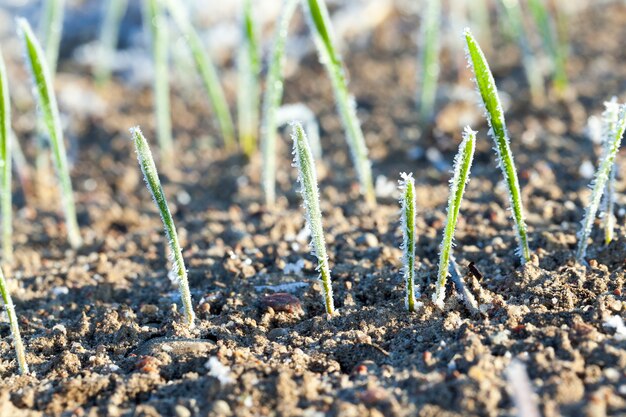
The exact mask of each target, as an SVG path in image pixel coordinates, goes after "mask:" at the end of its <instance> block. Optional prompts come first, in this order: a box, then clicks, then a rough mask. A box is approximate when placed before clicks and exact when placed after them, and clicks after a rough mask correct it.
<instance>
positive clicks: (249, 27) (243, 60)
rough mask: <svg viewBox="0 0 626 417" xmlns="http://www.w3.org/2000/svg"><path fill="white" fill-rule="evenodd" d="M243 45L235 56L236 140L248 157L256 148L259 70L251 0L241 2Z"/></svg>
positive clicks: (256, 36)
mask: <svg viewBox="0 0 626 417" xmlns="http://www.w3.org/2000/svg"><path fill="white" fill-rule="evenodd" d="M242 26H243V31H242V32H243V34H242V35H243V36H242V37H243V45H242V47H241V49H240V50H239V54H238V56H237V70H238V71H237V72H238V75H239V89H238V92H237V113H238V116H239V143H240V145H241V149H242V150H243V152H244V153H245V154H246V155H247V156H248V158H250V157H251V156H252V154H254V152H255V151H256V148H257V144H256V142H257V136H258V124H259V72H260V69H261V65H260V57H259V45H258V39H257V38H258V34H257V28H256V23H255V21H254V15H253V13H252V1H251V0H245V1H244V9H243V25H242Z"/></svg>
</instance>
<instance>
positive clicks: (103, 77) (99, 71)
mask: <svg viewBox="0 0 626 417" xmlns="http://www.w3.org/2000/svg"><path fill="white" fill-rule="evenodd" d="M105 6H106V9H105V12H104V21H103V22H102V27H101V28H100V38H99V43H100V45H99V55H100V58H99V59H98V63H97V65H96V68H95V78H96V84H98V85H104V84H106V83H107V82H109V79H110V78H111V61H112V59H113V54H114V51H115V49H116V46H117V38H118V34H119V31H120V24H121V22H122V18H123V17H124V12H126V8H127V7H128V0H109V1H108V2H106V3H105Z"/></svg>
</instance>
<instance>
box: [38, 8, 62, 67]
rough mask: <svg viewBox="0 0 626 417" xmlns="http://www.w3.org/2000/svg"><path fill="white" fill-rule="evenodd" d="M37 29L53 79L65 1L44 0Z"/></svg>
mask: <svg viewBox="0 0 626 417" xmlns="http://www.w3.org/2000/svg"><path fill="white" fill-rule="evenodd" d="M44 4H45V7H44V9H43V16H42V19H41V25H40V28H39V36H40V37H41V39H43V42H44V51H45V53H46V61H47V62H48V68H50V75H51V76H52V78H54V75H55V73H56V70H57V61H58V60H59V47H60V45H61V37H62V35H63V18H64V16H65V0H46V1H45V2H44Z"/></svg>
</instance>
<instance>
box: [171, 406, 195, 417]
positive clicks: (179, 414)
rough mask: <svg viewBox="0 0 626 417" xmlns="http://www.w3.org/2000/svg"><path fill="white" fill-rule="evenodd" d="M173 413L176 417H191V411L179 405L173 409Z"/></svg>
mask: <svg viewBox="0 0 626 417" xmlns="http://www.w3.org/2000/svg"><path fill="white" fill-rule="evenodd" d="M174 413H175V414H176V417H191V411H189V409H187V407H184V406H182V405H180V404H179V405H177V406H175V407H174Z"/></svg>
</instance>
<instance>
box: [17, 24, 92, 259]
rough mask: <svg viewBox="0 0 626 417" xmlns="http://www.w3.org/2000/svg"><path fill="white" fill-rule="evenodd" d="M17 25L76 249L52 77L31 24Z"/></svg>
mask: <svg viewBox="0 0 626 417" xmlns="http://www.w3.org/2000/svg"><path fill="white" fill-rule="evenodd" d="M17 25H18V27H19V29H20V33H21V35H22V38H23V40H24V46H25V50H26V61H27V63H28V66H29V68H30V70H31V75H32V78H33V82H34V86H35V90H36V92H37V96H38V102H39V107H40V109H41V112H42V115H43V119H44V121H45V125H46V127H47V129H48V135H49V137H50V143H51V145H52V155H53V159H54V164H55V166H56V170H57V175H58V177H59V183H60V186H61V197H62V198H61V199H62V204H63V211H64V212H65V221H66V226H67V234H68V241H69V243H70V245H71V246H72V247H73V248H78V247H80V246H81V245H82V238H81V236H80V229H79V227H78V221H77V219H76V207H75V204H74V193H73V190H72V181H71V179H70V171H69V166H68V162H67V153H66V152H65V143H64V141H63V131H62V129H61V119H60V117H59V108H58V106H57V101H56V96H55V95H54V89H53V87H52V78H51V76H50V71H49V70H48V65H47V63H46V60H45V55H44V53H43V50H42V49H41V46H40V45H39V42H38V41H37V38H36V37H35V35H34V34H33V31H32V29H31V27H30V25H29V24H28V22H27V21H26V20H25V19H21V18H19V19H17Z"/></svg>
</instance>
